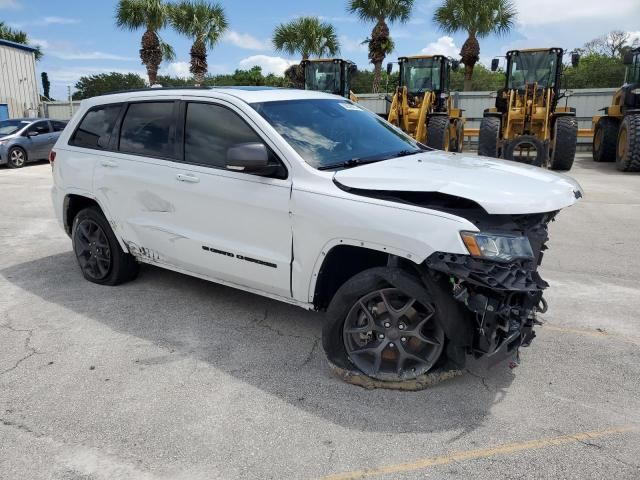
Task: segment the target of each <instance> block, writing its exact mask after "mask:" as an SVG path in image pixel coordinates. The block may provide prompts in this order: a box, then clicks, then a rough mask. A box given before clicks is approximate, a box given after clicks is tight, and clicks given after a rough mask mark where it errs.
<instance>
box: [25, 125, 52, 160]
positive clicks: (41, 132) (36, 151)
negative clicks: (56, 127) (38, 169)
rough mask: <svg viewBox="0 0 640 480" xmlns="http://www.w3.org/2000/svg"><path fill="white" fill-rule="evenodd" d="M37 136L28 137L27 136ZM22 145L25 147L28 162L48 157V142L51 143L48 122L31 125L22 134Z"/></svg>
mask: <svg viewBox="0 0 640 480" xmlns="http://www.w3.org/2000/svg"><path fill="white" fill-rule="evenodd" d="M33 133H37V135H33V136H29V134H33ZM23 135H24V136H25V138H24V140H23V144H24V145H25V146H26V150H27V157H28V158H29V160H42V159H44V158H47V157H48V156H49V142H50V141H51V129H50V127H49V122H48V121H46V120H41V121H39V122H34V123H32V124H31V125H30V126H29V128H27V129H26V130H25V132H24V133H23Z"/></svg>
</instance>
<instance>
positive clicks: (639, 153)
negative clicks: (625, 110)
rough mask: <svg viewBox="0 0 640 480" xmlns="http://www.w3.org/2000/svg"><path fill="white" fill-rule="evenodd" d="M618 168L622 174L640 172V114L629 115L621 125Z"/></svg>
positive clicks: (617, 159) (617, 151)
mask: <svg viewBox="0 0 640 480" xmlns="http://www.w3.org/2000/svg"><path fill="white" fill-rule="evenodd" d="M616 167H617V168H618V170H620V171H621V172H640V114H635V115H627V116H625V117H624V119H623V120H622V123H621V124H620V130H619V131H618V146H617V148H616Z"/></svg>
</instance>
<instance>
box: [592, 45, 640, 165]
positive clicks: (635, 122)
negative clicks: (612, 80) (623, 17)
mask: <svg viewBox="0 0 640 480" xmlns="http://www.w3.org/2000/svg"><path fill="white" fill-rule="evenodd" d="M623 61H624V64H625V65H626V66H627V71H626V78H625V82H624V85H622V87H620V88H619V89H618V90H617V91H616V93H614V94H613V100H612V101H611V105H609V106H608V107H605V108H604V109H603V110H604V115H602V116H595V117H593V119H592V124H593V125H594V128H593V159H594V160H595V161H596V162H613V161H614V160H615V162H616V167H617V168H618V170H620V171H622V172H640V47H639V48H635V49H633V50H631V51H629V52H626V53H625V55H624V59H623Z"/></svg>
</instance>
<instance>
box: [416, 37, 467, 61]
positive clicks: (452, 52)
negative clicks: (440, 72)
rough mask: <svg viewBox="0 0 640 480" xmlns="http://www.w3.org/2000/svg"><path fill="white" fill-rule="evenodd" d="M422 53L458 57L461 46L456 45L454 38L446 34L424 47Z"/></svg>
mask: <svg viewBox="0 0 640 480" xmlns="http://www.w3.org/2000/svg"><path fill="white" fill-rule="evenodd" d="M420 53H423V54H425V55H445V56H447V57H453V58H457V57H459V56H460V48H459V47H456V44H455V43H454V41H453V38H451V37H448V36H446V35H445V36H444V37H440V38H438V39H437V40H436V41H435V42H431V43H430V44H428V45H427V46H426V47H424V48H423V49H422V50H421V51H420Z"/></svg>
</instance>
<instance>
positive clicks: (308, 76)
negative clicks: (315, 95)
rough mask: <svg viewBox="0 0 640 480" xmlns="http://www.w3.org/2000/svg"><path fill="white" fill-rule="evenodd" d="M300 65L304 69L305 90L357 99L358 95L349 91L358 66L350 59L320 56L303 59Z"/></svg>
mask: <svg viewBox="0 0 640 480" xmlns="http://www.w3.org/2000/svg"><path fill="white" fill-rule="evenodd" d="M301 65H302V68H303V69H304V89H305V90H315V91H317V92H325V93H332V94H334V95H340V96H341V97H344V98H349V99H350V100H351V101H353V102H357V101H358V97H357V96H356V95H355V94H354V93H353V92H352V91H351V79H352V77H353V76H354V75H355V74H356V73H357V72H358V67H357V66H356V64H355V63H353V62H352V61H350V60H342V59H341V58H326V59H324V58H321V59H317V60H303V61H302V63H301Z"/></svg>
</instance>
